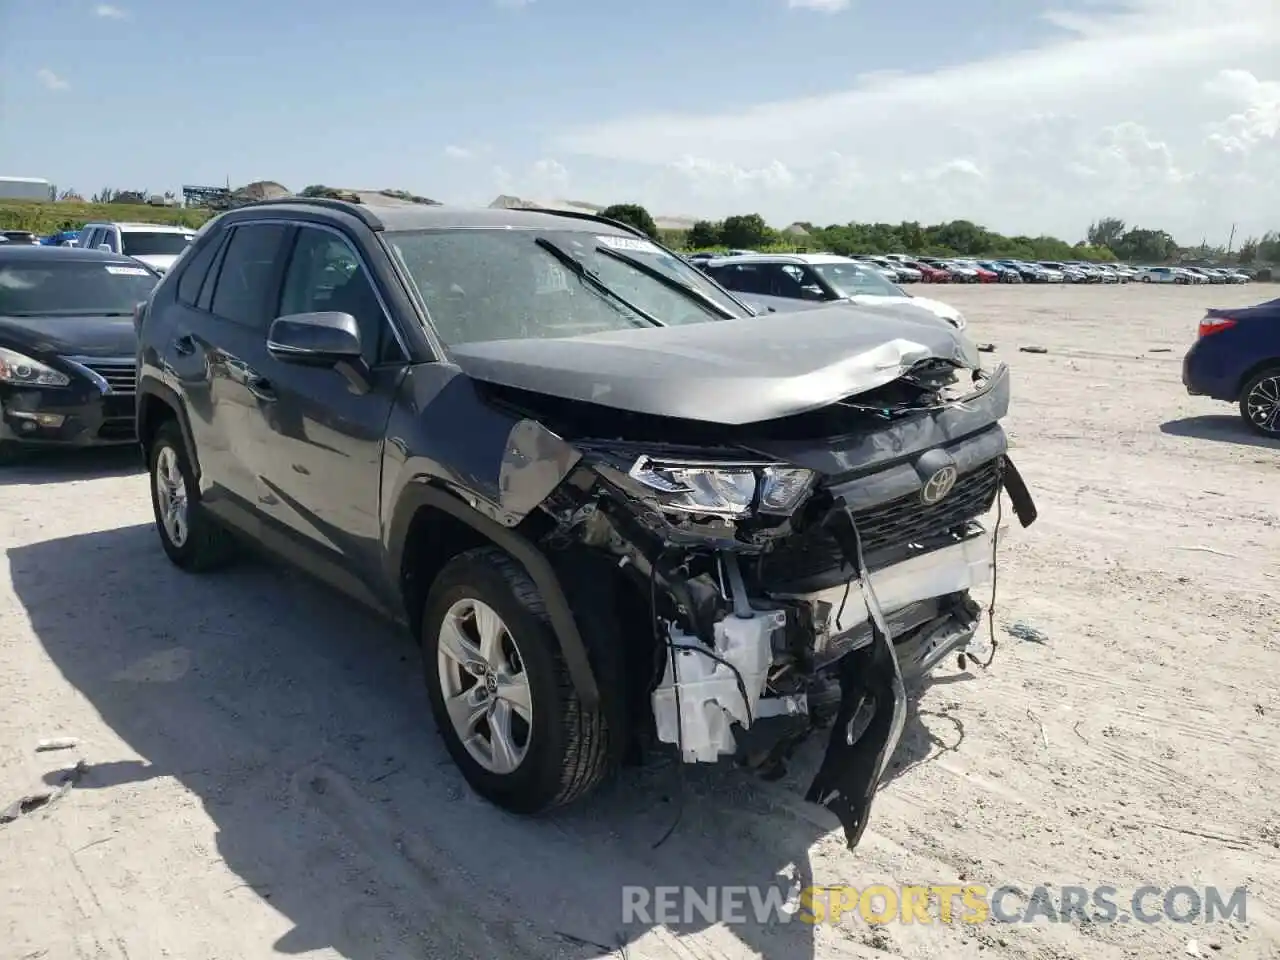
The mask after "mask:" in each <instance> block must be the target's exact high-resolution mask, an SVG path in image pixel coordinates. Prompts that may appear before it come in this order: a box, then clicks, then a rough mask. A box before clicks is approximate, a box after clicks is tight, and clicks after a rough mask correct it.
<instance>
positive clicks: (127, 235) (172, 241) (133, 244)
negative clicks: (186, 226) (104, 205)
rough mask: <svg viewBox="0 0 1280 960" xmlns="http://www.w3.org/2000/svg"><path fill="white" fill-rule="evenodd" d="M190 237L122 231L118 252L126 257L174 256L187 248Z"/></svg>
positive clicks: (182, 234) (184, 234)
mask: <svg viewBox="0 0 1280 960" xmlns="http://www.w3.org/2000/svg"><path fill="white" fill-rule="evenodd" d="M192 236H193V234H190V233H161V232H156V233H151V232H146V233H142V232H135V231H133V230H129V231H122V232H121V233H120V244H121V246H122V247H123V249H122V250H121V251H120V252H121V253H123V254H124V255H125V256H126V257H151V256H162V257H167V256H174V255H176V254H179V253H181V252H182V251H183V250H185V249H186V248H187V244H189V243H190V242H191V237H192Z"/></svg>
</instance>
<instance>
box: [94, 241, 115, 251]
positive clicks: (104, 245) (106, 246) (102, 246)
mask: <svg viewBox="0 0 1280 960" xmlns="http://www.w3.org/2000/svg"><path fill="white" fill-rule="evenodd" d="M98 249H99V250H101V251H102V252H103V253H115V251H114V250H112V249H111V244H109V243H100V244H98Z"/></svg>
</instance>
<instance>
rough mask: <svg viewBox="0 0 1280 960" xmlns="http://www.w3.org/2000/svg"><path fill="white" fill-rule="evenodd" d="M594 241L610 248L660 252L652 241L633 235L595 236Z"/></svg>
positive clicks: (638, 251)
mask: <svg viewBox="0 0 1280 960" xmlns="http://www.w3.org/2000/svg"><path fill="white" fill-rule="evenodd" d="M596 241H597V242H598V243H599V244H600V245H601V246H605V247H608V248H609V249H611V250H634V251H635V252H636V253H661V252H662V251H661V250H659V249H658V248H657V246H655V245H654V244H653V243H650V242H649V241H648V240H640V239H637V238H635V237H596Z"/></svg>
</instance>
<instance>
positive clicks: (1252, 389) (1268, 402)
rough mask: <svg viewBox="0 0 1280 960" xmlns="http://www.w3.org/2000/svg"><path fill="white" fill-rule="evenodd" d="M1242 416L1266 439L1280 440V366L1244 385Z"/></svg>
mask: <svg viewBox="0 0 1280 960" xmlns="http://www.w3.org/2000/svg"><path fill="white" fill-rule="evenodd" d="M1240 416H1242V417H1244V422H1245V423H1247V424H1248V425H1249V427H1250V428H1251V429H1252V430H1254V431H1255V432H1257V433H1260V434H1262V435H1263V436H1264V437H1272V438H1280V365H1278V366H1274V367H1268V368H1267V369H1266V370H1263V371H1261V372H1260V373H1257V374H1255V375H1254V376H1253V377H1251V378H1250V379H1249V382H1248V383H1246V384H1245V385H1244V389H1243V390H1241V391H1240Z"/></svg>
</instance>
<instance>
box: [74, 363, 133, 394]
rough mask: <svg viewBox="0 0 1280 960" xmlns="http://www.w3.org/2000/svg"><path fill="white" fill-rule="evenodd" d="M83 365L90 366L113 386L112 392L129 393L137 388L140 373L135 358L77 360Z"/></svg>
mask: <svg viewBox="0 0 1280 960" xmlns="http://www.w3.org/2000/svg"><path fill="white" fill-rule="evenodd" d="M76 362H77V363H79V364H80V365H81V366H84V367H88V368H89V369H90V370H92V371H93V372H94V373H96V374H97V375H98V376H100V377H102V379H103V380H105V381H107V385H108V386H109V387H110V388H111V392H112V393H121V394H128V395H130V396H132V395H133V393H134V392H135V391H136V390H137V384H138V375H137V370H136V368H135V366H134V362H133V360H131V359H130V360H77V361H76Z"/></svg>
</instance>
